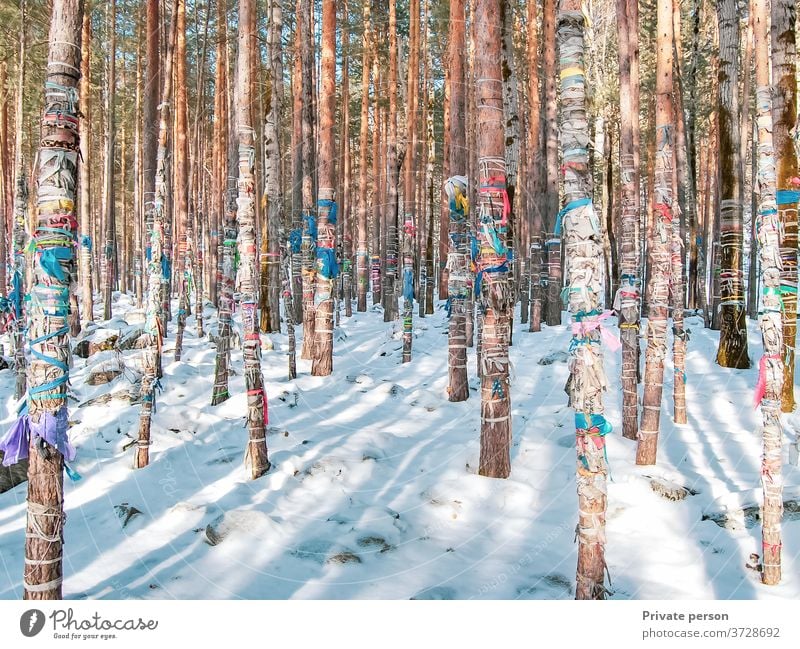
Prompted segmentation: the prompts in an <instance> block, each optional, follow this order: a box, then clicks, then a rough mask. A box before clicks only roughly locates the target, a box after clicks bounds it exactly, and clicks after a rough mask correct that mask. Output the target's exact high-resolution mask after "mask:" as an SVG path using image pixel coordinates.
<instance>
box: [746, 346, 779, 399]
mask: <svg viewBox="0 0 800 649" xmlns="http://www.w3.org/2000/svg"><path fill="white" fill-rule="evenodd" d="M780 358H781V355H780V354H764V355H763V356H762V357H761V360H760V361H758V383H756V393H755V399H754V401H753V407H754V408H758V405H759V404H760V403H761V400H762V399H763V398H764V394H765V393H766V391H767V359H772V360H778V359H780Z"/></svg>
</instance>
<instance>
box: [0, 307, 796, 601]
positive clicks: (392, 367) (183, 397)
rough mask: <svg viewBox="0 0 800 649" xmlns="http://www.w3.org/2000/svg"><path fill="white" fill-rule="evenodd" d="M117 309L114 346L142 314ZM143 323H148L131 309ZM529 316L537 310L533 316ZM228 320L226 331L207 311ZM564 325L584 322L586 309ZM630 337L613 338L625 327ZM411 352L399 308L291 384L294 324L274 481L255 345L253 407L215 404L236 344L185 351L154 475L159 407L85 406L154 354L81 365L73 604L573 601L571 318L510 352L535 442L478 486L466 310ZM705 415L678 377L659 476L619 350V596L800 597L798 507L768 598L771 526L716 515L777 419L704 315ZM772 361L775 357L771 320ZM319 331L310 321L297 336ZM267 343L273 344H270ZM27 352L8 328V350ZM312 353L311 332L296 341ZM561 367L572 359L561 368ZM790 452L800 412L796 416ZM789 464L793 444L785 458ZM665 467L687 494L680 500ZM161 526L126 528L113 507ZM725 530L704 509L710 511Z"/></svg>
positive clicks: (272, 361)
mask: <svg viewBox="0 0 800 649" xmlns="http://www.w3.org/2000/svg"><path fill="white" fill-rule="evenodd" d="M133 306H134V305H133V304H132V301H131V299H130V297H128V296H119V295H117V296H116V300H115V319H114V320H113V321H112V322H109V323H101V326H102V327H104V328H106V329H111V330H113V331H114V332H115V333H116V332H119V331H120V330H123V331H124V330H125V328H126V325H125V323H126V322H127V323H128V324H133V323H134V322H138V321H140V319H141V313H140V312H138V311H136V310H135V309H134V308H133ZM128 313H129V315H130V317H129V318H128V317H126V316H127V315H128ZM517 317H518V316H517ZM204 318H205V324H206V330H207V331H211V332H212V333H213V332H214V331H215V329H216V320H215V312H214V309H213V308H211V307H210V306H209V305H207V306H206V308H205V314H204ZM564 321H565V322H566V314H565V317H564ZM609 322H610V326H612V328H614V329H615V326H614V324H611V323H612V322H613V321H609ZM414 326H415V331H414V344H413V360H412V362H411V364H407V365H402V364H401V363H400V359H401V347H402V341H401V332H400V325H399V323H394V324H392V323H384V322H383V319H382V313H381V312H380V308H379V307H371V308H370V310H369V311H368V312H366V313H355V314H354V315H353V317H351V318H345V317H342V321H341V326H340V327H338V328H337V331H336V333H335V343H334V375H333V376H332V377H327V378H320V377H311V376H310V362H309V361H303V360H300V359H299V357H298V373H299V376H298V378H297V379H296V380H295V381H291V382H290V381H288V380H287V349H288V339H287V336H286V334H285V333H283V334H280V335H269V336H263V339H264V342H265V344H264V348H265V351H263V359H262V367H263V371H264V378H265V382H266V386H267V392H268V399H269V416H270V431H269V435H268V445H269V453H270V460H271V462H272V469H271V470H270V471H269V473H268V474H267V475H266V476H264V477H262V478H261V479H259V480H257V481H251V480H249V479H248V476H247V473H246V471H245V469H244V466H243V457H244V449H245V440H246V437H247V433H246V429H245V427H244V412H245V408H244V406H245V395H244V384H243V377H242V371H241V366H242V359H241V350H239V349H235V350H234V351H233V368H234V371H235V372H236V375H235V376H232V377H231V393H232V395H233V396H232V397H231V399H229V400H228V401H227V402H225V403H224V404H221V405H220V406H217V407H211V406H210V405H209V402H210V398H211V391H212V383H213V375H214V353H215V352H214V348H213V346H212V345H211V344H210V343H209V341H208V338H203V339H198V338H197V336H196V333H195V328H194V318H193V317H190V318H189V321H188V325H187V329H186V333H185V336H184V351H183V360H182V361H180V362H175V361H174V360H173V350H174V323H173V324H170V328H169V337H168V338H167V340H166V342H165V355H164V378H163V379H162V384H163V387H164V391H163V392H162V393H160V394H159V395H158V398H157V412H156V414H155V415H154V419H153V446H152V447H151V464H150V466H148V467H146V468H144V469H140V470H133V469H132V468H131V467H132V454H133V452H134V449H133V448H129V449H127V450H123V447H124V446H126V445H127V444H129V443H130V442H131V441H132V439H133V437H134V436H135V435H136V431H137V426H138V414H139V406H138V405H130V404H129V403H128V401H126V400H120V399H117V400H112V401H110V402H108V403H107V404H96V405H85V406H82V407H81V406H79V404H84V403H85V402H87V401H88V400H89V399H92V398H93V397H97V396H99V395H103V394H106V393H108V392H120V391H121V392H127V391H129V390H130V388H131V383H130V382H131V381H133V380H135V379H136V378H137V376H138V374H139V370H137V368H138V367H140V362H139V359H140V356H141V352H140V351H137V350H130V351H124V352H121V353H120V354H119V355H117V354H116V353H115V352H101V353H99V354H97V355H95V356H93V357H91V358H90V359H88V360H84V359H80V358H78V357H75V358H74V367H73V369H72V374H71V383H72V387H73V390H74V393H75V397H76V399H77V401H71V404H70V407H71V411H70V420H71V421H72V422H73V423H74V425H73V427H72V429H71V438H72V441H73V443H74V444H75V445H76V447H77V449H78V458H77V460H76V462H75V463H74V468H75V469H76V470H77V471H78V472H79V473H80V474H81V475H82V476H83V479H82V480H80V481H79V482H76V483H73V482H69V481H66V483H65V492H66V493H65V507H66V512H67V522H66V527H65V539H66V542H65V547H64V573H65V581H64V596H65V597H66V598H68V599H86V598H88V599H95V598H111V599H118V598H146V599H158V598H180V599H190V598H191V599H197V598H226V599H227V598H278V599H284V598H329V599H349V598H366V599H373V598H388V599H406V598H417V599H473V598H474V599H560V598H564V599H571V598H572V597H573V596H574V572H575V564H576V556H577V555H576V545H575V544H574V530H575V524H576V522H577V512H576V508H577V497H576V494H575V480H574V473H575V451H574V433H573V423H572V412H571V410H570V409H569V408H568V407H567V406H566V395H565V393H564V391H563V386H564V383H565V381H566V378H567V372H568V370H567V365H566V363H564V362H563V358H560V355H559V354H557V352H561V351H563V350H565V349H566V346H567V344H568V340H569V337H570V334H569V332H568V328H567V327H566V326H560V327H551V328H548V327H546V326H543V331H542V332H540V333H535V334H532V333H529V332H527V325H524V326H523V325H520V324H519V322H518V320H517V323H516V326H515V330H514V344H513V347H512V349H511V361H512V364H513V370H512V372H513V374H512V415H513V448H512V465H511V466H512V470H511V477H510V478H509V479H507V480H497V479H490V478H484V477H481V476H479V475H477V465H478V454H479V413H480V403H479V401H478V397H479V392H478V390H477V380H476V379H475V377H474V373H475V355H474V349H470V350H469V360H468V363H469V371H470V386H471V390H470V399H469V400H468V401H467V402H464V403H449V402H448V401H447V395H446V387H447V321H446V316H445V314H444V312H443V310H442V309H441V308H437V312H436V314H435V315H433V316H428V317H426V318H424V319H420V318H418V317H417V316H415V319H414ZM687 326H688V327H689V328H690V329H691V330H692V338H691V341H690V343H689V351H688V355H687V376H688V384H687V401H688V417H689V423H688V424H687V425H684V426H675V425H674V424H673V423H672V421H671V412H672V380H673V370H672V366H671V364H670V361H669V358H668V360H667V364H666V368H665V385H664V401H663V409H662V416H661V436H660V439H659V453H658V465H657V466H655V467H637V466H636V465H635V463H634V459H635V443H633V442H631V441H629V440H626V439H624V438H622V437H621V435H620V434H618V433H619V432H620V407H621V398H622V392H621V388H620V381H619V369H620V367H619V362H620V359H619V353H616V354H612V353H610V352H606V371H607V373H608V376H609V383H610V389H609V392H608V393H607V395H606V400H605V403H606V417H607V418H608V419H609V420H610V421H612V422H614V423H615V425H616V429H617V430H616V431H615V434H614V435H612V436H610V437H609V438H608V457H609V460H610V468H611V477H612V481H611V482H610V483H609V499H608V525H607V537H608V544H607V547H606V561H607V563H608V570H609V574H610V578H611V590H612V591H613V595H612V597H613V598H614V599H691V598H720V599H728V598H736V599H749V598H758V599H766V598H782V599H783V598H786V599H798V598H800V522H799V521H800V515H797V514H793V515H790V514H789V513H787V516H786V522H785V524H784V526H783V533H784V539H783V547H784V552H783V561H784V569H783V575H784V576H783V582H782V584H781V585H779V586H773V587H767V586H763V585H762V584H761V583H760V577H759V574H758V573H757V572H755V571H753V570H751V569H749V568H747V567H746V563H748V562H749V560H750V554H751V553H753V552H760V534H761V532H760V527H759V524H758V523H757V522H756V523H755V524H752V521H751V522H750V523H749V524H744V523H742V522H741V521H743V520H744V519H741V521H740V524H727V525H724V526H721V525H718V524H717V523H716V522H714V520H711V519H709V518H708V515H714V514H721V515H724V514H725V513H726V512H727V513H730V514H731V516H732V517H736V516H737V514H736V511H737V510H741V508H742V507H747V506H748V505H753V504H757V503H758V502H759V501H760V458H761V440H760V430H759V422H760V414H759V412H758V411H757V410H755V409H754V408H753V406H752V398H753V397H752V395H753V388H754V386H755V384H756V373H757V363H756V362H754V363H753V364H752V365H753V369H750V370H727V369H723V368H720V367H719V366H717V365H716V364H715V363H714V356H715V349H716V344H717V339H718V333H717V332H713V331H710V330H707V329H704V328H703V326H702V322H701V321H700V320H699V319H698V318H688V319H687ZM748 326H749V327H750V355H751V358H752V359H753V360H754V361H757V359H758V357H759V356H760V353H761V342H760V335H759V333H758V330H757V327H756V323H754V322H749V323H748ZM297 333H298V338H299V337H300V334H301V327H298V328H297ZM267 339H269V340H270V342H271V344H272V346H273V348H272V349H267V348H268V347H269V345H268V344H267ZM0 340H1V341H2V342H3V343H4V344H5V345H6V351H8V341H7V337H6V338H2V339H0ZM299 348H300V345H299V340H298V351H299ZM548 355H551V358H550V360H551V361H553V362H551V363H550V364H546V365H543V364H539V363H538V361H539V360H540V359H542V358H543V357H546V356H548ZM101 362H102V363H105V364H111V365H113V366H115V367H116V366H118V365H119V366H124V367H125V368H126V369H125V371H124V372H123V374H122V375H121V376H120V377H118V378H116V379H115V380H114V381H113V382H112V383H111V384H110V385H99V386H96V387H92V386H88V385H85V384H84V380H85V378H86V376H87V374H88V372H89V370H90V369H91V368H92V367H95V366H97V364H98V363H101ZM12 393H13V376H12V373H11V371H2V372H0V395H3V396H1V397H0V402H2V405H0V415H2V416H3V417H4V419H2V420H0V426H2V430H3V431H4V430H5V429H6V428H7V427H8V426H9V425H10V424H11V423H12V421H13V413H14V412H15V404H14V402H13V398H12V396H11V395H12ZM784 423H785V426H786V430H787V435H786V441H787V444H786V445H787V447H788V445H789V441H790V440H791V439H792V438H793V436H794V434H795V432H794V425H797V426H798V427H800V419H798V418H797V417H796V416H795V415H792V416H785V417H784ZM786 455H787V456H788V451H787V453H786ZM652 478H659V479H661V480H662V481H667V482H669V483H671V484H672V486H680V487H684V488H686V489H687V490H688V492H687V495H686V497H685V498H683V499H682V500H678V501H671V500H667V499H665V498H663V497H661V496H659V495H657V494H656V493H655V492H654V491H653V490H652V488H651V485H650V482H651V479H652ZM785 478H786V485H787V488H786V492H787V496H789V495H794V496H795V497H797V496H798V495H800V471H798V469H797V468H795V467H792V466H789V465H786V466H785ZM25 497H26V485H25V484H22V485H20V486H18V487H16V488H15V489H13V490H11V491H8V492H6V493H4V494H0V598H6V599H9V598H13V599H16V598H20V597H21V596H22V573H23V549H24V526H25ZM123 504H125V505H126V506H130V507H135V508H136V509H138V510H140V511H141V512H142V513H141V514H138V515H136V516H133V517H131V518H130V519H129V520H128V521H127V523H126V524H125V525H124V526H123V523H125V517H124V516H123V517H120V514H119V513H118V511H117V510H115V506H120V505H123ZM704 517H705V519H704Z"/></svg>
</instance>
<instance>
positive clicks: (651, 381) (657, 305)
mask: <svg viewBox="0 0 800 649" xmlns="http://www.w3.org/2000/svg"><path fill="white" fill-rule="evenodd" d="M657 32H658V42H657V45H658V51H657V58H656V121H655V126H656V129H655V130H656V132H655V147H656V155H655V170H654V186H653V200H652V206H653V207H652V226H651V227H652V233H651V241H650V244H649V251H648V259H649V264H650V276H649V277H648V281H647V303H648V306H649V319H648V321H647V349H646V351H645V370H644V395H643V397H642V418H641V424H640V426H639V438H638V439H639V442H638V445H637V448H636V463H637V464H655V462H656V451H657V449H658V433H659V429H660V417H661V397H662V393H663V381H664V357H665V356H666V345H667V318H668V314H669V280H670V275H671V274H672V252H671V249H672V228H673V215H674V212H673V142H674V136H673V133H674V123H675V120H674V110H673V106H672V92H673V82H672V66H673V56H672V50H673V38H672V33H673V29H672V0H658V27H657Z"/></svg>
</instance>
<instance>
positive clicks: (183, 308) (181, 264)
mask: <svg viewBox="0 0 800 649" xmlns="http://www.w3.org/2000/svg"><path fill="white" fill-rule="evenodd" d="M176 10H177V12H178V23H177V30H178V33H177V41H176V48H175V91H176V92H175V168H174V174H175V176H174V178H175V180H174V183H175V187H174V189H173V197H174V205H175V210H174V219H175V223H176V224H177V227H176V237H175V238H176V239H177V241H178V252H177V262H178V263H177V264H176V266H177V268H176V277H177V281H178V328H177V331H176V333H175V360H176V361H179V360H180V359H181V352H182V351H183V332H184V330H185V329H186V314H187V311H188V307H189V287H188V282H187V276H188V273H190V272H191V269H192V266H191V259H190V248H191V230H190V226H189V138H188V135H189V133H188V131H189V119H188V114H187V113H188V108H187V105H186V83H187V82H186V4H185V2H182V3H179V4H178V5H177V7H176Z"/></svg>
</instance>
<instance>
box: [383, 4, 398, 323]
mask: <svg viewBox="0 0 800 649" xmlns="http://www.w3.org/2000/svg"><path fill="white" fill-rule="evenodd" d="M395 4H396V3H394V2H390V3H389V88H388V93H389V126H388V137H387V140H388V141H387V146H386V172H387V174H388V177H387V180H386V185H387V205H386V214H387V227H386V228H385V229H384V234H385V237H386V242H385V244H384V245H385V247H386V288H385V289H384V298H385V302H384V304H385V307H384V316H383V319H384V322H390V321H392V320H394V319H395V317H396V315H397V293H396V290H395V281H396V279H397V272H398V265H397V253H398V250H397V236H398V233H397V223H398V216H399V209H398V199H397V190H398V183H399V177H398V163H397V9H396V7H395Z"/></svg>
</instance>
